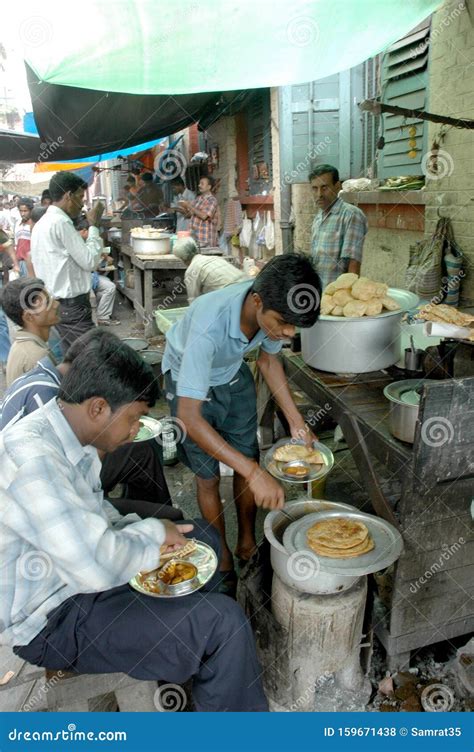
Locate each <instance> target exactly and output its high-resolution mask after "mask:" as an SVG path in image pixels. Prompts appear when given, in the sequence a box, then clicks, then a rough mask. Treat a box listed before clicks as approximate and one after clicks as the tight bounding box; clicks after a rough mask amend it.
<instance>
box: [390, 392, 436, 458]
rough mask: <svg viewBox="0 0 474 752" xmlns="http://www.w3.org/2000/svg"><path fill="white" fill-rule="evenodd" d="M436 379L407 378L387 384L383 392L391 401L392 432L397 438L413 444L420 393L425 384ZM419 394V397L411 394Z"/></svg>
mask: <svg viewBox="0 0 474 752" xmlns="http://www.w3.org/2000/svg"><path fill="white" fill-rule="evenodd" d="M432 381H434V379H405V380H403V381H394V382H393V383H392V384H387V386H386V387H385V389H384V390H383V393H384V395H385V397H386V398H387V399H388V401H389V402H390V418H389V427H390V433H391V434H392V436H394V437H395V438H396V439H399V440H400V441H405V442H406V443H407V444H413V442H414V441H415V429H416V422H417V420H418V413H419V411H420V394H421V391H422V389H423V385H424V384H427V383H430V382H432ZM417 392H420V394H418V398H417V399H412V397H411V395H413V394H417Z"/></svg>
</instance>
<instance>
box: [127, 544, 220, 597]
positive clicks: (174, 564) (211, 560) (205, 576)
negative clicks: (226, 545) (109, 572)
mask: <svg viewBox="0 0 474 752" xmlns="http://www.w3.org/2000/svg"><path fill="white" fill-rule="evenodd" d="M217 565H218V561H217V556H216V553H215V551H214V549H212V548H211V547H210V546H208V545H207V543H202V542H201V541H197V540H194V539H193V540H190V541H188V543H186V545H184V546H183V547H182V548H180V549H177V550H175V551H172V552H170V553H165V554H162V555H161V558H160V566H159V567H158V568H157V569H153V570H152V571H151V572H139V573H138V574H136V575H135V577H132V579H131V580H130V582H129V584H130V585H131V587H132V588H134V590H137V591H138V592H139V593H143V594H144V595H150V596H151V597H153V598H180V597H182V596H183V595H188V594H189V593H195V592H196V591H197V590H200V589H201V588H202V587H203V586H204V585H205V584H206V583H207V582H209V580H210V579H211V577H212V576H213V574H214V572H215V571H216V569H217Z"/></svg>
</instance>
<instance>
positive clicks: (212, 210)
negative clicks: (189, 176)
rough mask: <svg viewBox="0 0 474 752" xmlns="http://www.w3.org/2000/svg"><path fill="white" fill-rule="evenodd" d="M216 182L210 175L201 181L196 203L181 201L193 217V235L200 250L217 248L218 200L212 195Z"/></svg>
mask: <svg viewBox="0 0 474 752" xmlns="http://www.w3.org/2000/svg"><path fill="white" fill-rule="evenodd" d="M214 186H215V180H214V178H213V177H211V176H210V175H206V176H205V177H202V178H201V180H200V181H199V196H198V197H197V199H195V200H194V201H180V202H179V204H180V206H182V207H183V209H185V210H187V212H188V215H189V216H190V217H191V224H190V229H191V233H192V235H193V237H194V239H195V240H196V242H197V243H198V245H199V247H200V248H215V247H216V246H217V216H218V206H217V199H216V197H215V196H213V195H212V189H213V188H214Z"/></svg>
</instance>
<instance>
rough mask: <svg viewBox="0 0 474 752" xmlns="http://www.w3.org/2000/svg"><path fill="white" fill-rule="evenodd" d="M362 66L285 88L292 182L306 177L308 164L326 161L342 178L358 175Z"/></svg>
mask: <svg viewBox="0 0 474 752" xmlns="http://www.w3.org/2000/svg"><path fill="white" fill-rule="evenodd" d="M362 74H363V66H357V67H356V68H352V69H351V70H348V71H343V72H342V73H336V74H335V75H332V76H328V77H327V78H323V79H319V80H318V81H310V82H309V83H306V84H299V85H295V86H287V87H284V91H285V97H286V101H287V102H288V114H286V112H285V113H281V115H282V116H284V117H291V129H290V130H291V149H292V173H291V182H292V183H304V182H306V181H307V180H308V173H309V172H310V170H311V167H313V166H314V165H317V164H323V163H329V164H331V165H333V166H334V167H337V169H338V170H339V171H340V173H341V178H343V179H346V178H348V177H354V176H356V177H358V176H359V174H360V169H361V167H360V166H361V164H362V132H361V122H362V118H361V116H360V113H359V111H358V109H357V101H360V100H361V99H362V98H363V91H364V89H363V85H364V81H363V75H362Z"/></svg>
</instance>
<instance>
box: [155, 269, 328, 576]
mask: <svg viewBox="0 0 474 752" xmlns="http://www.w3.org/2000/svg"><path fill="white" fill-rule="evenodd" d="M319 296H320V283H319V278H318V275H317V274H316V272H315V271H314V269H313V267H312V264H311V262H310V261H309V260H308V258H306V257H305V256H303V255H299V254H285V255H283V256H276V257H275V258H273V259H272V260H271V261H270V262H269V263H268V264H267V265H266V266H265V267H264V269H263V270H262V271H261V272H260V274H259V275H258V277H257V278H256V279H255V280H251V281H246V282H242V283H238V284H234V285H230V286H228V287H225V288H223V289H222V290H217V291H215V292H211V293H208V294H206V295H202V296H200V297H199V298H197V299H196V300H195V301H194V302H193V304H192V305H191V306H190V308H189V311H188V312H187V313H186V315H185V316H184V317H183V318H182V319H181V320H180V321H178V322H177V323H176V324H175V325H174V326H173V327H172V328H171V329H170V330H169V332H168V333H167V344H166V349H165V354H164V358H163V364H162V369H163V373H164V374H165V387H166V398H167V400H168V402H169V405H170V410H171V413H172V415H173V416H175V417H176V418H177V419H178V420H179V421H181V422H182V424H181V425H182V428H183V432H184V435H185V438H184V440H183V441H182V442H181V443H180V445H179V452H180V456H181V459H182V460H183V462H185V464H187V465H188V467H190V468H191V470H193V472H194V473H195V474H196V483H197V499H198V503H199V507H200V510H201V513H202V515H203V517H205V518H206V520H208V521H209V522H211V523H212V524H213V525H214V526H215V527H216V528H217V529H218V530H219V533H220V535H221V543H222V563H221V570H222V571H223V572H227V573H229V574H228V580H229V581H230V580H231V579H234V578H235V575H233V557H232V553H231V551H230V549H229V547H228V545H227V543H226V540H225V524H224V516H223V510H222V502H221V498H220V495H219V481H220V477H219V462H223V463H225V464H226V465H229V466H230V467H231V468H233V470H234V499H235V503H236V507H237V517H238V523H239V531H238V542H237V549H236V551H235V553H236V555H237V556H238V557H239V558H240V559H243V560H248V559H249V558H250V557H251V555H252V553H253V551H254V549H255V530H254V527H255V514H256V509H255V505H257V506H261V507H263V508H264V509H275V508H279V507H281V506H282V505H283V502H284V492H283V488H282V487H281V486H280V484H279V483H278V482H277V481H276V480H275V479H274V478H273V477H272V476H271V475H269V474H268V473H267V472H266V471H265V470H263V469H262V468H261V467H260V465H259V462H258V460H259V448H258V443H257V409H256V392H255V385H254V380H253V377H252V374H251V372H250V370H249V368H248V366H247V365H246V364H245V363H244V356H245V355H246V354H247V353H249V352H251V351H252V350H255V349H257V348H260V352H259V355H258V359H257V366H258V368H259V370H260V372H261V374H262V376H263V378H264V379H265V381H266V383H267V384H268V386H269V388H270V391H271V393H272V394H273V397H274V399H275V400H276V402H277V404H278V405H279V407H280V408H281V410H282V412H283V414H284V415H285V417H286V419H287V421H288V424H289V426H290V431H291V435H292V436H293V437H294V438H301V437H302V436H306V437H307V440H308V441H310V440H311V439H312V438H314V437H313V436H312V434H311V433H310V432H309V431H308V429H307V426H305V423H304V419H303V417H302V416H301V415H300V413H299V412H298V409H297V407H296V405H295V403H294V401H293V399H292V396H291V393H290V389H289V387H288V383H287V380H286V376H285V373H284V370H283V366H282V364H281V362H280V360H279V358H278V354H279V352H280V350H281V347H282V340H285V339H288V338H289V337H293V336H294V334H295V329H296V327H297V326H298V327H302V328H306V327H310V326H312V325H313V324H314V323H315V321H316V320H317V318H318V314H319Z"/></svg>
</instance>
